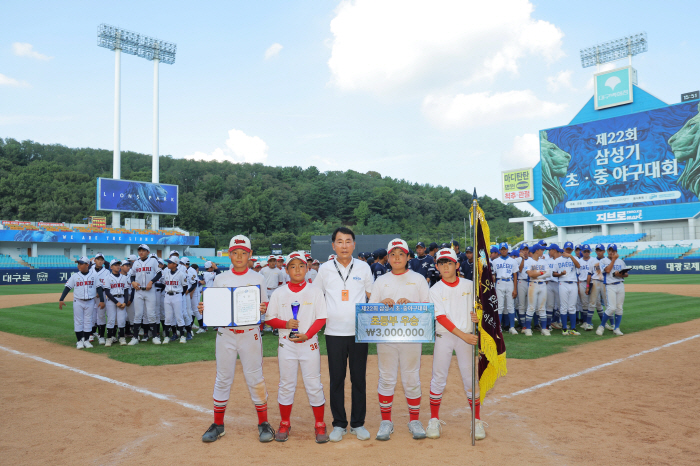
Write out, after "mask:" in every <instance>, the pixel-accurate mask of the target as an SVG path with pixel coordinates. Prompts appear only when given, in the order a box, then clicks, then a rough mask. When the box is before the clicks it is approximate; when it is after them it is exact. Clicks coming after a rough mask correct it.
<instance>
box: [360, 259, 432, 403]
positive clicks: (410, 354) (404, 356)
mask: <svg viewBox="0 0 700 466" xmlns="http://www.w3.org/2000/svg"><path fill="white" fill-rule="evenodd" d="M429 293H430V287H429V286H428V283H427V282H426V281H425V277H423V275H421V274H419V273H417V272H414V271H412V270H407V271H406V272H405V273H402V274H400V275H396V274H394V273H388V274H386V275H382V276H380V277H378V278H377V281H375V282H374V286H373V287H372V294H371V295H370V297H369V301H368V302H370V303H379V302H381V301H383V300H385V299H387V298H391V299H393V300H394V301H395V302H396V301H398V300H399V299H401V298H406V299H407V300H409V301H410V302H412V303H427V302H428V300H429V298H430V297H429ZM421 349H422V345H421V344H420V343H378V344H377V360H378V365H379V387H378V389H377V391H378V392H379V394H380V395H383V396H392V395H393V394H394V389H395V388H396V381H397V375H398V370H399V366H400V367H401V383H402V385H403V390H404V393H405V394H406V397H407V398H411V399H414V398H419V397H420V396H421V389H420V356H421Z"/></svg>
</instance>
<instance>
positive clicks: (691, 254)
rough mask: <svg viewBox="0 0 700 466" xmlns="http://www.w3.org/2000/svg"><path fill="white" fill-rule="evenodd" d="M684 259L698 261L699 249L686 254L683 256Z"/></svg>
mask: <svg viewBox="0 0 700 466" xmlns="http://www.w3.org/2000/svg"><path fill="white" fill-rule="evenodd" d="M685 259H700V249H698V250H697V251H695V252H691V253H690V254H688V255H687V256H685Z"/></svg>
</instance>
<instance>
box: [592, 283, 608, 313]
mask: <svg viewBox="0 0 700 466" xmlns="http://www.w3.org/2000/svg"><path fill="white" fill-rule="evenodd" d="M604 296H605V283H603V282H602V281H599V280H591V294H590V295H589V302H588V310H589V311H593V310H594V309H598V310H601V309H602V306H603V305H605V302H604ZM605 307H606V308H607V305H606V306H605Z"/></svg>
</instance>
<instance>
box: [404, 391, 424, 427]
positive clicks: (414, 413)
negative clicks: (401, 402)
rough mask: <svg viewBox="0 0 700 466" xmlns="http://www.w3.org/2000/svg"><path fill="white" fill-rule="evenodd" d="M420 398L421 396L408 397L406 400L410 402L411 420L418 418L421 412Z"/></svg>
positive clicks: (409, 418) (409, 412)
mask: <svg viewBox="0 0 700 466" xmlns="http://www.w3.org/2000/svg"><path fill="white" fill-rule="evenodd" d="M420 399H421V397H420V396H419V397H418V398H408V397H406V402H407V403H408V414H409V417H408V420H409V422H410V421H417V420H418V415H419V414H420Z"/></svg>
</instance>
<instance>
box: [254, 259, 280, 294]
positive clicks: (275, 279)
mask: <svg viewBox="0 0 700 466" xmlns="http://www.w3.org/2000/svg"><path fill="white" fill-rule="evenodd" d="M260 274H261V275H262V276H263V278H264V281H265V283H264V284H263V287H264V288H263V289H264V290H265V293H266V297H267V298H268V299H269V298H270V296H272V292H273V291H275V290H276V289H277V288H279V286H280V283H281V282H282V280H283V278H282V276H281V275H280V269H278V268H277V267H269V266H268V267H263V269H262V270H261V271H260Z"/></svg>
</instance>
